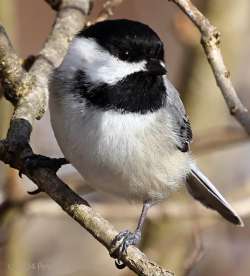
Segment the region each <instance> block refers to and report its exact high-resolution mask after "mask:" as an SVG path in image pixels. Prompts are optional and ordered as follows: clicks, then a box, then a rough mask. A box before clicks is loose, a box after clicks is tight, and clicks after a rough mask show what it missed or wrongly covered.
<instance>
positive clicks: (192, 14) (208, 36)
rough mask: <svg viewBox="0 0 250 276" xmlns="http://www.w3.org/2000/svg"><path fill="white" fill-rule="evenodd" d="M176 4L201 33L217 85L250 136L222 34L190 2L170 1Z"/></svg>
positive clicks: (247, 117)
mask: <svg viewBox="0 0 250 276" xmlns="http://www.w3.org/2000/svg"><path fill="white" fill-rule="evenodd" d="M169 1H172V2H174V3H175V4H176V5H178V6H179V8H180V9H181V10H182V11H183V12H184V13H185V14H186V15H187V16H188V17H189V18H190V19H191V21H192V22H193V23H194V24H195V26H196V27H197V28H198V29H199V31H200V33H201V44H202V46H203V49H204V51H205V53H206V56H207V59H208V62H209V64H210V66H211V68H212V70H213V73H214V76H215V79H216V83H217V85H218V87H219V88H220V90H221V92H222V95H223V97H224V99H225V102H226V104H227V106H228V108H229V111H230V113H231V115H233V116H234V117H235V118H236V120H238V122H239V123H240V124H241V125H242V126H243V128H244V129H245V131H246V132H247V133H248V134H250V114H249V112H248V110H247V108H246V107H245V106H244V105H243V103H242V102H241V101H240V99H239V97H238V95H237V93H236V91H235V89H234V87H233V84H232V81H231V79H230V73H229V71H228V69H227V68H226V66H225V63H224V60H223V57H222V54H221V50H220V48H219V44H220V33H219V32H218V30H217V29H216V27H214V26H213V25H212V24H211V23H210V22H209V20H208V19H207V18H206V17H205V16H204V15H203V14H202V13H201V12H200V11H199V10H198V9H197V8H196V7H195V6H194V5H193V4H192V2H191V1H190V0H169Z"/></svg>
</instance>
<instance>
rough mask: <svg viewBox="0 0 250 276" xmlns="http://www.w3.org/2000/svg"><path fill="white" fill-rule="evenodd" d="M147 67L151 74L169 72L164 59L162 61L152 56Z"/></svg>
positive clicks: (157, 74) (159, 74)
mask: <svg viewBox="0 0 250 276" xmlns="http://www.w3.org/2000/svg"><path fill="white" fill-rule="evenodd" d="M146 68H147V71H148V72H149V73H150V74H152V75H156V76H161V75H165V74H166V73H167V70H166V67H165V64H164V63H163V61H160V60H158V59H155V58H151V59H150V60H148V62H147V65H146Z"/></svg>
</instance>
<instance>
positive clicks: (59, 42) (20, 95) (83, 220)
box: [0, 0, 173, 276]
mask: <svg viewBox="0 0 250 276" xmlns="http://www.w3.org/2000/svg"><path fill="white" fill-rule="evenodd" d="M46 2H48V3H49V4H50V5H51V6H52V7H53V8H54V9H55V10H57V15H56V21H55V24H54V26H53V29H52V31H51V33H50V35H49V37H48V40H47V41H46V43H45V46H44V48H43V50H42V51H41V52H40V54H39V55H38V57H37V58H36V59H35V61H34V63H33V65H32V66H31V68H30V70H29V72H26V71H25V70H24V69H23V68H22V66H21V62H20V59H19V58H18V56H17V55H16V54H15V52H14V50H13V48H12V46H11V43H10V41H9V39H8V37H7V35H6V33H5V31H4V29H3V28H1V29H0V43H1V42H2V41H3V42H2V43H1V44H0V45H1V46H0V74H1V76H2V79H3V82H4V83H6V85H5V89H6V90H8V89H9V90H10V91H8V95H11V96H13V97H14V98H15V100H13V101H12V102H13V103H14V105H15V112H14V115H13V119H12V120H11V123H10V128H9V131H8V134H7V138H6V139H5V140H2V141H0V160H2V161H3V162H4V163H6V164H9V165H10V166H11V167H13V168H15V169H17V170H19V171H21V172H22V173H23V174H25V175H26V176H27V177H29V178H30V179H31V180H32V181H33V182H34V183H35V184H36V185H37V186H38V187H39V189H40V190H42V191H44V192H46V193H47V194H48V195H49V196H50V197H51V198H52V199H53V200H54V201H56V202H57V203H58V204H59V205H60V206H61V207H62V209H63V210H64V211H65V212H67V213H68V214H69V215H70V216H71V217H72V218H73V219H74V220H76V221H77V222H78V223H79V224H81V225H82V226H83V227H84V228H85V229H86V230H88V231H89V232H90V233H91V234H92V235H93V236H94V237H95V238H96V239H97V240H98V241H99V242H101V243H102V244H103V245H104V246H105V247H106V248H107V249H108V251H109V252H110V254H111V253H113V252H114V250H115V248H114V247H113V246H112V245H111V242H112V241H113V239H114V238H115V237H116V235H117V234H118V232H117V231H116V230H115V229H114V227H113V226H112V225H111V224H110V223H109V222H108V221H106V220H105V219H103V218H102V217H101V216H100V215H99V214H98V213H96V212H95V211H94V210H93V209H92V208H91V207H90V206H89V205H88V203H87V202H86V201H85V200H84V199H82V198H81V197H79V196H78V195H77V194H76V193H75V192H73V191H72V190H71V189H70V188H69V187H68V186H67V185H66V184H65V183H63V182H62V181H61V180H60V179H59V178H58V177H57V176H56V173H55V171H54V170H52V169H49V168H46V169H45V168H35V169H33V170H32V171H31V170H29V169H28V168H27V167H26V163H25V158H26V157H27V156H30V155H32V154H33V151H32V149H31V147H30V145H29V139H30V135H31V131H32V125H33V122H34V120H35V119H39V118H41V116H42V115H43V113H44V111H45V109H46V107H47V101H48V87H47V85H48V78H49V75H50V73H51V72H52V69H53V68H54V67H55V66H58V65H59V64H60V63H61V61H62V59H63V57H64V55H65V53H66V51H67V48H68V45H69V42H70V41H71V39H72V38H73V36H74V35H75V34H76V33H77V32H78V31H79V30H80V29H82V27H83V26H84V24H85V23H86V15H87V14H88V12H89V10H90V8H91V1H90V0H61V1H53V0H46ZM9 98H11V97H9ZM122 261H123V262H124V263H125V264H126V265H127V266H128V267H129V268H130V269H132V270H133V271H134V272H135V273H137V274H138V275H154V276H157V275H166V276H170V275H173V274H172V273H171V272H169V271H167V270H165V269H163V268H161V267H160V266H159V265H157V264H156V263H154V262H152V261H151V260H149V259H148V258H147V256H145V255H144V254H143V253H142V252H141V251H140V250H139V249H137V248H136V247H134V246H130V247H129V248H128V254H127V255H126V256H125V255H124V256H123V258H122Z"/></svg>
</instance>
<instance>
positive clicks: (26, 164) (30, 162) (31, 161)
mask: <svg viewBox="0 0 250 276" xmlns="http://www.w3.org/2000/svg"><path fill="white" fill-rule="evenodd" d="M68 163H69V162H68V161H67V160H66V159H65V158H50V157H47V156H43V155H40V154H32V155H30V156H27V157H25V158H24V159H23V169H20V170H19V176H20V177H22V174H23V172H24V171H25V170H27V171H29V172H32V170H34V169H37V168H49V169H52V170H54V171H55V172H56V171H58V170H59V169H60V168H61V166H63V165H66V164H68ZM40 192H41V190H40V189H39V188H38V189H36V190H35V191H32V192H28V194H31V195H35V194H38V193H40Z"/></svg>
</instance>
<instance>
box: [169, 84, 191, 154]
mask: <svg viewBox="0 0 250 276" xmlns="http://www.w3.org/2000/svg"><path fill="white" fill-rule="evenodd" d="M164 81H165V86H166V90H167V108H168V110H169V111H170V112H171V115H172V116H173V117H174V120H173V123H174V124H175V125H174V128H175V132H176V134H177V135H178V137H179V141H177V145H176V146H177V147H178V149H179V150H181V151H182V152H187V151H188V150H189V144H190V142H191V141H192V130H191V126H190V122H189V119H188V116H187V114H186V111H185V108H184V105H183V103H182V101H181V98H180V96H179V92H178V91H177V90H176V89H175V87H174V86H173V85H172V84H171V82H170V81H169V80H168V79H165V80H164Z"/></svg>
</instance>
